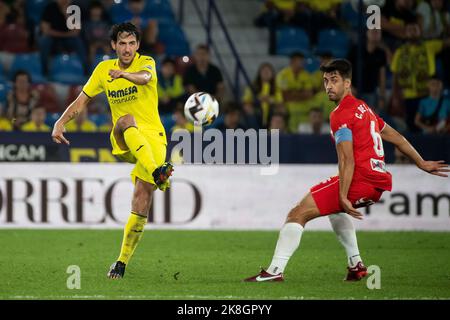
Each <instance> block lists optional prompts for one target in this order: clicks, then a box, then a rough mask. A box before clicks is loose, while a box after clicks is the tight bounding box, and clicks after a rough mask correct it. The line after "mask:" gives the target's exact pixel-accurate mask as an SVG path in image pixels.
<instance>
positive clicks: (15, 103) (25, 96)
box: [7, 70, 39, 130]
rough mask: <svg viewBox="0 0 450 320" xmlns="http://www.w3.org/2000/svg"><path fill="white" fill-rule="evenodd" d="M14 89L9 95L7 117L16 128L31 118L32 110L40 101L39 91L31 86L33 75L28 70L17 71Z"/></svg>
mask: <svg viewBox="0 0 450 320" xmlns="http://www.w3.org/2000/svg"><path fill="white" fill-rule="evenodd" d="M13 83H14V85H13V89H12V90H11V91H10V92H9V93H8V97H7V117H8V119H9V120H10V121H11V123H12V124H13V127H14V129H15V130H19V129H20V128H21V127H22V125H23V124H24V123H25V122H28V121H29V120H30V116H31V111H32V110H33V108H34V107H35V106H36V104H37V102H38V101H39V93H38V92H37V91H36V90H34V89H32V87H31V76H30V74H29V73H27V72H26V71H21V70H19V71H17V72H16V73H15V75H14V79H13Z"/></svg>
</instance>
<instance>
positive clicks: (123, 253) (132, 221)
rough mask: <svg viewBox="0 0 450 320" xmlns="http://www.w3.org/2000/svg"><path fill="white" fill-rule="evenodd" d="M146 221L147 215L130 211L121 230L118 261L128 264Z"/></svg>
mask: <svg viewBox="0 0 450 320" xmlns="http://www.w3.org/2000/svg"><path fill="white" fill-rule="evenodd" d="M146 223H147V217H144V216H140V215H138V214H136V213H135V212H133V211H132V212H131V215H130V217H129V218H128V222H127V224H126V225H125V229H124V232H123V240H122V248H121V250H120V256H119V258H118V259H117V260H118V261H122V262H123V263H125V264H128V261H129V260H130V258H131V256H132V255H133V252H134V250H135V249H136V246H137V244H138V243H139V240H141V238H142V234H143V233H144V227H145V224H146Z"/></svg>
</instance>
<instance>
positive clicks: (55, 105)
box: [34, 83, 61, 112]
mask: <svg viewBox="0 0 450 320" xmlns="http://www.w3.org/2000/svg"><path fill="white" fill-rule="evenodd" d="M34 89H36V90H37V91H38V92H39V101H38V105H40V106H43V107H44V108H45V110H46V111H47V112H59V111H60V110H61V108H60V105H59V102H58V97H57V95H56V91H55V88H54V87H53V85H51V84H50V83H47V84H38V85H36V86H34Z"/></svg>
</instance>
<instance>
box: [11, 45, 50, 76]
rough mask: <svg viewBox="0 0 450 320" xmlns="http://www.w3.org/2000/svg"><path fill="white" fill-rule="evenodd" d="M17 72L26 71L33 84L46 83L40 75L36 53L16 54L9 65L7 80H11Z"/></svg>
mask: <svg viewBox="0 0 450 320" xmlns="http://www.w3.org/2000/svg"><path fill="white" fill-rule="evenodd" d="M18 70H24V71H27V72H28V73H29V74H30V75H31V81H32V82H33V83H45V82H47V81H46V79H45V77H44V76H43V74H42V65H41V58H40V55H39V53H38V52H34V53H23V54H17V55H16V56H15V57H14V60H13V62H12V65H11V69H10V72H9V78H10V79H11V80H12V78H13V77H14V74H15V73H16V72H17V71H18Z"/></svg>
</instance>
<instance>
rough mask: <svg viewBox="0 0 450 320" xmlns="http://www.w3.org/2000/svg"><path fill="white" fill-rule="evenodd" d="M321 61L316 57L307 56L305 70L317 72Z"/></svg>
mask: <svg viewBox="0 0 450 320" xmlns="http://www.w3.org/2000/svg"><path fill="white" fill-rule="evenodd" d="M319 67H320V60H319V59H318V58H317V57H316V56H313V55H311V56H307V57H306V59H305V69H306V71H308V72H315V71H317V70H319Z"/></svg>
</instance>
